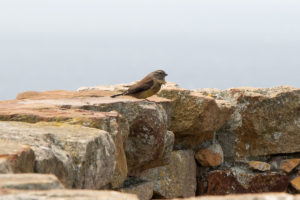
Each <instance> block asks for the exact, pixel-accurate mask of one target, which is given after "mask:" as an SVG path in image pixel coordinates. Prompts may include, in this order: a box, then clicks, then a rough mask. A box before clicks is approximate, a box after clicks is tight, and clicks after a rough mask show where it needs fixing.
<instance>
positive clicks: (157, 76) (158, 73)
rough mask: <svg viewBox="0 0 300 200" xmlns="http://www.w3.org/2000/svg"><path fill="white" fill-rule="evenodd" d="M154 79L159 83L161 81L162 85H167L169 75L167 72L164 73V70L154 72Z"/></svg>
mask: <svg viewBox="0 0 300 200" xmlns="http://www.w3.org/2000/svg"><path fill="white" fill-rule="evenodd" d="M152 74H153V77H154V78H155V79H157V80H159V81H161V83H163V84H164V83H166V81H165V77H166V76H168V74H167V73H166V72H164V71H163V70H156V71H154V72H152Z"/></svg>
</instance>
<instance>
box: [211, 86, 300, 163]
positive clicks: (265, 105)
mask: <svg viewBox="0 0 300 200" xmlns="http://www.w3.org/2000/svg"><path fill="white" fill-rule="evenodd" d="M217 96H218V97H217V98H218V99H222V100H227V101H229V102H231V103H232V104H233V105H234V107H235V111H234V113H233V114H232V116H231V118H230V120H229V121H228V122H227V123H226V124H225V125H224V126H223V127H222V129H221V130H220V131H218V134H217V135H218V137H217V138H218V140H219V142H220V143H221V145H222V147H223V150H224V156H225V157H228V158H229V157H231V158H234V159H235V160H243V159H245V158H246V157H257V156H265V155H271V154H278V153H293V152H299V150H300V146H299V145H298V144H299V143H300V137H299V134H300V131H299V130H300V125H299V124H300V123H299V120H298V119H299V112H298V110H299V107H300V102H299V98H300V89H297V88H292V87H285V86H281V87H274V88H233V89H228V90H224V91H221V92H220V93H219V94H218V95H217ZM286 144H289V145H286ZM225 146H230V147H234V148H230V149H231V150H229V151H227V149H226V147H225Z"/></svg>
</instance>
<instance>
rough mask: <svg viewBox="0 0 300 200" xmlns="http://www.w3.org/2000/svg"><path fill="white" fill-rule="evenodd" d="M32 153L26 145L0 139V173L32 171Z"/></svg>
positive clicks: (33, 157)
mask: <svg viewBox="0 0 300 200" xmlns="http://www.w3.org/2000/svg"><path fill="white" fill-rule="evenodd" d="M34 159H35V156H34V153H33V151H32V149H31V148H30V147H29V146H28V145H23V144H20V143H16V142H13V141H10V140H5V139H0V173H29V172H33V171H34Z"/></svg>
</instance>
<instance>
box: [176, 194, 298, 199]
mask: <svg viewBox="0 0 300 200" xmlns="http://www.w3.org/2000/svg"><path fill="white" fill-rule="evenodd" d="M299 198H300V196H299V195H297V196H294V195H290V194H286V193H262V194H239V195H226V196H201V197H194V198H188V199H173V200H299Z"/></svg>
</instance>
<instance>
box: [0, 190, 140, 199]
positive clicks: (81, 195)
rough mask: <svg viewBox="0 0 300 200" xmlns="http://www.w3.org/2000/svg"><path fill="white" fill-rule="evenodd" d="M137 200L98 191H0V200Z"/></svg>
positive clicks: (122, 194)
mask: <svg viewBox="0 0 300 200" xmlns="http://www.w3.org/2000/svg"><path fill="white" fill-rule="evenodd" d="M29 199H30V200H31V199H32V200H33V199H34V200H45V199H47V200H48V199H49V200H138V198H137V197H136V195H133V194H125V193H120V192H115V191H98V190H47V191H15V190H9V191H0V200H29Z"/></svg>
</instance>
